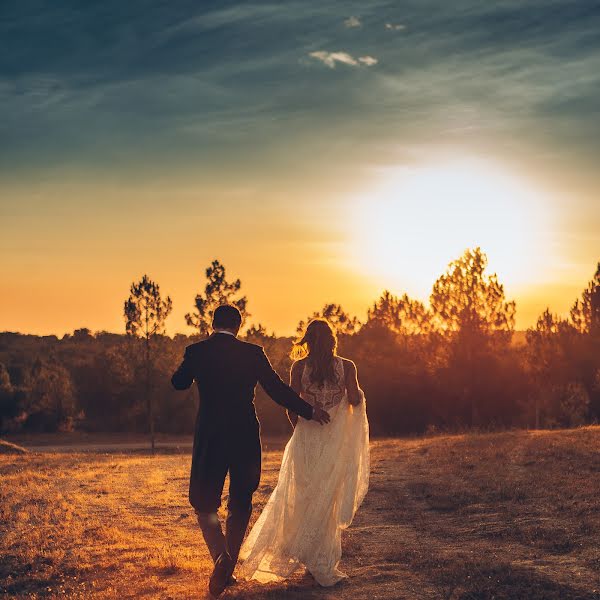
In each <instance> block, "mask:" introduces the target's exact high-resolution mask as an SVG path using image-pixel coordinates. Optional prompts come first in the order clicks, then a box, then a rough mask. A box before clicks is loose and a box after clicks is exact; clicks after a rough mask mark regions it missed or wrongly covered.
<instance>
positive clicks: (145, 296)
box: [123, 275, 173, 452]
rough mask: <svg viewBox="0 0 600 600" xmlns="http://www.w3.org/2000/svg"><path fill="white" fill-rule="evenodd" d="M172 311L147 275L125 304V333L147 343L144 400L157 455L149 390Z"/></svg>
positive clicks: (167, 300) (155, 284) (133, 289)
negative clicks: (158, 341) (156, 345)
mask: <svg viewBox="0 0 600 600" xmlns="http://www.w3.org/2000/svg"><path fill="white" fill-rule="evenodd" d="M172 309H173V303H172V302H171V298H169V296H167V297H166V298H165V299H164V300H163V299H162V297H161V295H160V288H159V286H158V284H157V283H155V282H154V281H152V280H151V279H150V278H149V277H148V276H147V275H144V276H143V277H142V279H141V280H140V281H139V282H138V283H135V282H134V283H132V284H131V289H130V293H129V298H128V299H127V300H125V306H124V311H123V312H124V316H125V330H126V332H127V334H128V335H130V336H134V337H136V338H141V339H142V340H143V342H144V365H145V390H144V391H145V397H146V404H147V411H148V424H149V429H150V444H151V447H152V452H154V445H155V444H154V402H153V398H152V393H151V389H150V381H151V371H152V359H153V349H154V344H153V342H154V340H155V339H156V338H157V336H160V335H163V334H164V331H165V320H166V318H167V317H168V316H169V313H170V312H171V310H172Z"/></svg>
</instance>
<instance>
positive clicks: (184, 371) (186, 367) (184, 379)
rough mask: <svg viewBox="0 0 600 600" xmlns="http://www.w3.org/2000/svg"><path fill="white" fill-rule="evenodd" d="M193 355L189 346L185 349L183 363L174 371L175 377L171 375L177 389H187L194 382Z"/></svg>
mask: <svg viewBox="0 0 600 600" xmlns="http://www.w3.org/2000/svg"><path fill="white" fill-rule="evenodd" d="M191 355H192V351H191V348H190V347H189V346H188V347H187V348H186V349H185V355H184V357H183V361H182V363H181V364H180V365H179V367H178V368H177V371H175V373H173V377H171V383H172V384H173V387H174V388H175V389H176V390H187V389H188V388H189V387H190V386H191V385H192V383H194V375H193V372H192V364H191V362H192V360H191Z"/></svg>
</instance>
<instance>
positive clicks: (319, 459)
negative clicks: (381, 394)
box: [240, 357, 369, 586]
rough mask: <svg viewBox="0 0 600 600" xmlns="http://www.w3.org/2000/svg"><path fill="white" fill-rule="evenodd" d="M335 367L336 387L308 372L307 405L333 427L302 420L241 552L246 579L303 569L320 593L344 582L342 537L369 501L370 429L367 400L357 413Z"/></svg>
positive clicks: (279, 576)
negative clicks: (321, 382)
mask: <svg viewBox="0 0 600 600" xmlns="http://www.w3.org/2000/svg"><path fill="white" fill-rule="evenodd" d="M334 360H335V381H334V382H325V384H324V385H323V387H319V386H318V385H317V384H315V383H313V382H312V381H311V378H310V366H309V365H307V364H305V366H304V372H303V374H302V397H303V398H304V399H305V400H306V401H307V402H309V403H311V404H313V405H315V404H317V405H318V406H320V407H321V408H323V409H324V410H326V411H328V412H329V414H330V416H331V421H330V423H329V424H327V425H319V424H318V423H314V422H313V421H306V420H304V419H298V423H297V425H296V427H295V429H294V433H293V435H292V437H291V438H290V441H289V442H288V444H287V446H286V448H285V452H284V454H283V459H282V462H281V469H280V472H279V480H278V482H277V486H276V487H275V489H274V490H273V493H272V495H271V497H270V499H269V501H268V503H267V505H266V506H265V509H264V510H263V512H262V514H261V515H260V517H259V518H258V520H257V522H256V524H255V525H254V527H253V528H252V531H251V532H250V534H249V535H248V538H247V539H246V541H245V543H244V545H243V547H242V550H241V554H240V557H241V558H242V559H244V563H243V565H242V567H241V570H240V575H241V576H242V577H245V578H247V579H255V580H258V581H260V582H263V583H265V582H269V581H279V580H281V579H283V578H287V577H289V576H290V575H291V574H292V573H293V572H294V571H296V570H297V569H298V568H299V567H300V566H301V565H304V566H305V567H306V568H307V569H308V571H310V573H311V574H312V575H313V577H314V578H315V580H316V581H317V582H318V583H319V584H320V585H323V586H330V585H334V584H335V583H336V582H338V581H339V580H340V579H342V578H344V577H346V574H345V573H343V572H342V571H340V570H339V569H338V563H339V561H340V559H341V556H342V544H341V532H342V530H343V529H345V528H346V527H348V526H349V525H350V523H351V522H352V519H353V517H354V514H355V513H356V510H357V509H358V507H359V506H360V504H361V502H362V500H363V498H364V497H365V494H366V493H367V489H368V485H369V424H368V421H367V415H366V407H365V399H364V395H363V397H362V400H361V402H360V404H359V405H358V406H352V405H351V404H349V402H348V396H347V391H346V385H345V377H344V364H343V361H342V359H341V358H340V357H335V359H334ZM361 394H362V392H361Z"/></svg>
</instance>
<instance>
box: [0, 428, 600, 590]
mask: <svg viewBox="0 0 600 600" xmlns="http://www.w3.org/2000/svg"><path fill="white" fill-rule="evenodd" d="M599 447H600V428H584V429H579V430H572V431H556V432H536V433H527V432H511V433H500V434H486V435H466V436H452V437H433V438H427V439H416V440H381V441H375V442H374V443H373V444H372V473H371V487H370V491H369V494H368V496H367V498H366V500H365V503H364V504H363V506H362V508H361V509H360V511H359V513H358V515H357V517H356V519H355V521H354V523H353V525H352V527H351V528H350V529H349V530H348V531H347V532H346V534H345V537H344V557H343V560H342V569H343V570H345V571H346V572H347V573H348V574H349V575H350V579H349V580H348V581H347V582H344V583H342V584H340V585H339V586H336V587H334V588H330V589H321V588H319V587H316V586H315V584H314V583H313V582H312V580H311V578H310V577H307V576H303V575H302V574H298V575H297V576H296V577H294V578H293V579H292V580H290V581H288V582H285V583H283V584H273V585H270V586H260V585H258V584H255V583H240V584H238V585H237V586H235V587H234V588H232V589H231V590H230V591H228V592H227V593H226V594H224V595H223V598H226V599H227V600H232V599H238V600H241V599H244V600H267V599H268V600H276V599H279V598H281V599H282V600H283V599H290V600H291V599H293V600H306V599H312V598H314V599H323V600H325V599H327V600H333V599H338V598H340V599H342V598H343V599H344V600H346V599H349V600H354V599H356V600H358V599H360V600H364V599H369V600H378V599H381V600H383V599H386V600H389V599H394V600H395V599H403V598H404V599H415V600H416V599H429V598H431V599H445V600H458V599H461V600H488V599H489V600H492V599H496V600H499V599H509V598H510V599H532V598H535V599H539V600H542V599H543V600H552V599H556V600H558V599H561V600H564V599H582V600H584V599H586V600H587V599H600V511H599V510H598V509H599V499H600V454H599V452H598V450H599ZM280 460H281V452H280V451H272V452H267V453H266V454H265V459H264V473H263V480H262V485H261V487H260V489H259V493H258V494H257V495H256V497H255V498H256V511H255V513H254V518H256V516H257V515H258V513H259V511H260V510H261V508H262V507H263V506H264V503H265V501H266V499H267V497H268V495H269V493H270V491H271V490H272V489H273V485H274V484H275V481H276V478H277V471H278V467H279V462H280ZM189 462H190V457H189V452H187V451H185V452H179V453H177V452H175V453H174V452H166V451H164V452H162V453H160V454H157V455H155V456H149V455H145V454H140V453H131V452H130V453H124V452H121V453H102V454H101V453H94V452H91V453H90V452H87V453H79V452H71V453H46V452H44V453H42V452H30V453H27V454H20V455H13V454H6V455H2V456H0V511H1V512H0V595H4V597H14V598H54V597H57V598H58V597H70V598H88V597H95V598H133V597H136V598H165V599H166V598H172V599H178V600H179V599H186V598H203V597H204V590H205V587H206V581H207V576H208V574H209V572H210V563H209V558H208V554H207V552H206V550H205V548H204V545H203V543H202V541H201V536H200V533H199V530H198V528H197V525H196V523H195V520H194V517H193V512H192V511H191V509H190V507H189V506H188V503H187V483H188V469H189Z"/></svg>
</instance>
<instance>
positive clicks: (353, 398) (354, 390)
mask: <svg viewBox="0 0 600 600" xmlns="http://www.w3.org/2000/svg"><path fill="white" fill-rule="evenodd" d="M344 377H345V379H346V390H347V392H348V402H350V404H352V406H358V405H359V404H360V402H361V400H362V399H363V398H364V393H363V391H362V390H361V389H360V387H359V385H358V374H357V372H356V365H355V364H354V363H353V362H352V361H351V360H348V359H347V358H345V359H344Z"/></svg>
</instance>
